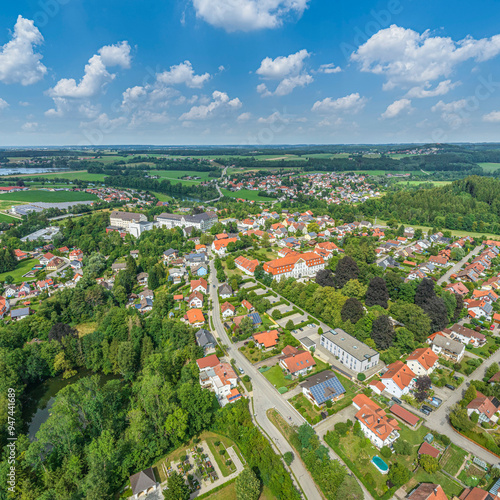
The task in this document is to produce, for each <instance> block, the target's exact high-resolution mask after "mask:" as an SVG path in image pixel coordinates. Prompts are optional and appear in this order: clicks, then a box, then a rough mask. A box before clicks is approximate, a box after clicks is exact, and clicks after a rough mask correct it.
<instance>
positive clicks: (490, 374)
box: [486, 363, 500, 379]
mask: <svg viewBox="0 0 500 500" xmlns="http://www.w3.org/2000/svg"><path fill="white" fill-rule="evenodd" d="M499 371H500V368H499V367H498V363H491V365H490V366H488V369H487V370H486V377H487V378H488V379H490V378H491V377H493V375H495V374H496V373H498V372H499Z"/></svg>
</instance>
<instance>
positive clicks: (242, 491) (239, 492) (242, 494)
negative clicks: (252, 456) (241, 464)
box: [236, 467, 260, 500]
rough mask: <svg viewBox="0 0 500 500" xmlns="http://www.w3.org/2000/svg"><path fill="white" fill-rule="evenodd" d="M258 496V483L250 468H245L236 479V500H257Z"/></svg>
mask: <svg viewBox="0 0 500 500" xmlns="http://www.w3.org/2000/svg"><path fill="white" fill-rule="evenodd" d="M259 496H260V481H259V480H258V479H257V476H256V475H255V472H254V471H253V470H252V469H250V467H245V468H244V469H243V470H242V471H241V472H240V474H239V475H238V476H237V477H236V498H237V499H238V500H257V499H258V498H259Z"/></svg>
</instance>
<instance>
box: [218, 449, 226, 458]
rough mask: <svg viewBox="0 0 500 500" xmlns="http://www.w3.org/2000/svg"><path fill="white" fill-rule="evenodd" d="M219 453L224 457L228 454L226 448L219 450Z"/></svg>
mask: <svg viewBox="0 0 500 500" xmlns="http://www.w3.org/2000/svg"><path fill="white" fill-rule="evenodd" d="M219 453H220V454H221V455H222V456H224V455H225V454H226V450H225V449H224V448H222V449H221V450H219Z"/></svg>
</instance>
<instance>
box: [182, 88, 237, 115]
mask: <svg viewBox="0 0 500 500" xmlns="http://www.w3.org/2000/svg"><path fill="white" fill-rule="evenodd" d="M241 106H242V104H241V101H240V100H239V99H238V98H237V97H235V98H234V99H230V98H229V96H228V95H227V94H226V93H225V92H220V91H218V90H215V91H214V92H213V93H212V100H211V101H210V102H209V103H208V104H202V105H200V106H193V107H192V108H191V109H190V110H189V111H188V112H186V113H183V114H182V115H181V116H180V118H179V120H183V121H191V120H206V119H207V118H211V117H213V116H214V115H216V114H217V113H219V112H223V111H234V110H236V109H239V108H241Z"/></svg>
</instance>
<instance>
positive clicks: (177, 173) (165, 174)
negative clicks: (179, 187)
mask: <svg viewBox="0 0 500 500" xmlns="http://www.w3.org/2000/svg"><path fill="white" fill-rule="evenodd" d="M209 173H210V172H196V171H193V170H150V171H149V174H150V175H158V176H159V177H160V178H162V179H174V180H175V179H180V178H181V177H184V176H186V175H189V176H191V177H200V178H201V179H199V180H195V181H185V182H188V183H189V182H190V183H193V182H196V183H199V182H202V181H206V180H210V179H215V177H209V176H208V174H209Z"/></svg>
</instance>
